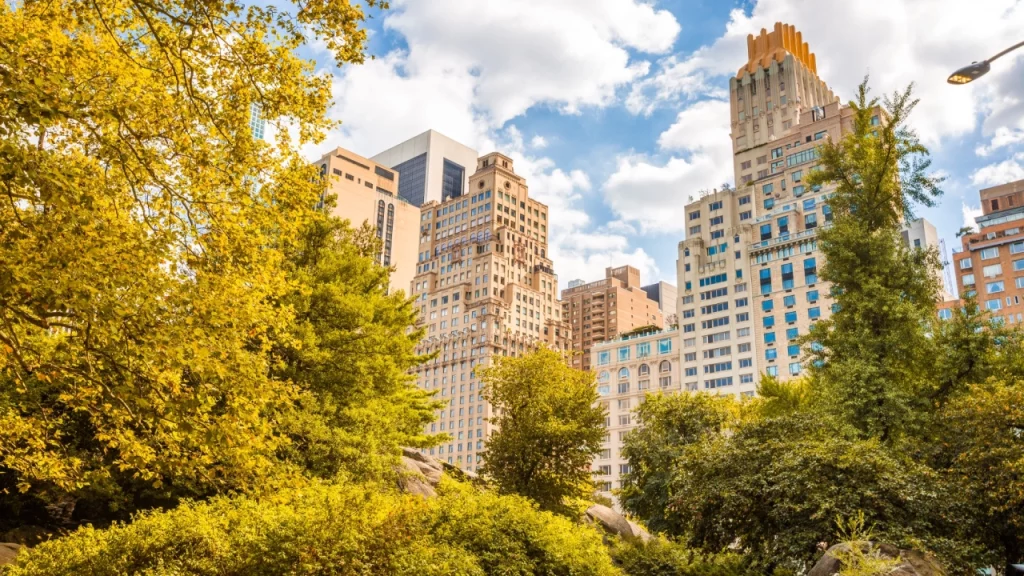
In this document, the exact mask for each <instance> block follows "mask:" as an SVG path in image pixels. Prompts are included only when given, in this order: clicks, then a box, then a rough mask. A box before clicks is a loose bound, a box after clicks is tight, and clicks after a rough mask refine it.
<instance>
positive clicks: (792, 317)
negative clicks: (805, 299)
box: [786, 310, 796, 324]
mask: <svg viewBox="0 0 1024 576" xmlns="http://www.w3.org/2000/svg"><path fill="white" fill-rule="evenodd" d="M793 322H796V311H795V310H794V311H792V312H786V324H792V323H793Z"/></svg>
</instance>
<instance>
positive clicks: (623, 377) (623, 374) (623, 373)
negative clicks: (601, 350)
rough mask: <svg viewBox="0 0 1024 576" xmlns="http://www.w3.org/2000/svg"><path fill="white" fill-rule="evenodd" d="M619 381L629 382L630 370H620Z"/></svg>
mask: <svg viewBox="0 0 1024 576" xmlns="http://www.w3.org/2000/svg"><path fill="white" fill-rule="evenodd" d="M619 380H629V368H619Z"/></svg>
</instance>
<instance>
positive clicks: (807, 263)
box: [804, 258, 818, 285]
mask: <svg viewBox="0 0 1024 576" xmlns="http://www.w3.org/2000/svg"><path fill="white" fill-rule="evenodd" d="M804 282H806V283H807V284H808V285H810V284H816V283H817V282H818V264H817V261H816V260H815V259H814V258H808V259H806V260H804Z"/></svg>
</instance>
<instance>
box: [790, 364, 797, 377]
mask: <svg viewBox="0 0 1024 576" xmlns="http://www.w3.org/2000/svg"><path fill="white" fill-rule="evenodd" d="M789 373H790V374H792V375H793V376H796V375H798V374H800V363H799V362H791V363H790V364H789Z"/></svg>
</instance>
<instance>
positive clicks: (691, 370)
mask: <svg viewBox="0 0 1024 576" xmlns="http://www.w3.org/2000/svg"><path fill="white" fill-rule="evenodd" d="M696 375H697V369H696V368H687V369H686V376H696Z"/></svg>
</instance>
